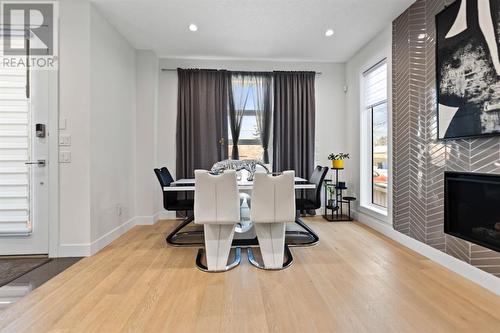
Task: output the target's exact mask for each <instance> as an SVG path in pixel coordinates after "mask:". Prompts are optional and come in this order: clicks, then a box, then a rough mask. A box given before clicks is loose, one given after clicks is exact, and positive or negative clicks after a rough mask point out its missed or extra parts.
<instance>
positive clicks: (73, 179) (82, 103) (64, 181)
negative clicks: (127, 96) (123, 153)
mask: <svg viewBox="0 0 500 333" xmlns="http://www.w3.org/2000/svg"><path fill="white" fill-rule="evenodd" d="M89 14H90V4H89V2H88V1H73V0H67V1H62V2H60V33H59V117H60V119H61V120H63V121H66V128H65V129H64V128H60V129H59V132H60V133H61V134H69V135H71V136H72V137H71V147H69V148H64V150H69V151H71V158H72V162H71V163H61V164H60V165H59V225H60V227H59V251H58V254H59V255H67V256H72V255H80V253H81V251H82V250H85V245H86V244H88V243H89V242H90V160H89V158H90V156H89V154H90V129H89V125H90V113H89V110H90V99H89V96H90V71H89V66H90V60H89V57H90V51H89V50H90V20H89Z"/></svg>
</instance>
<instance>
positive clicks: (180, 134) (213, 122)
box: [176, 68, 230, 179]
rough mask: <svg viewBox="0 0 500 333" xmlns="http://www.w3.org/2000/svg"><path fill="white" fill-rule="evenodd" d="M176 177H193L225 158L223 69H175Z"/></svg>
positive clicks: (225, 84) (226, 76) (225, 77)
mask: <svg viewBox="0 0 500 333" xmlns="http://www.w3.org/2000/svg"><path fill="white" fill-rule="evenodd" d="M177 74H178V80H179V84H178V101H177V103H178V104H177V161H176V177H177V179H180V178H193V177H194V170H195V169H207V170H210V169H211V167H212V165H213V164H214V163H215V162H217V161H221V160H224V159H227V146H226V143H227V110H228V82H229V80H230V74H229V73H228V72H227V71H223V70H204V69H180V68H179V69H178V70H177Z"/></svg>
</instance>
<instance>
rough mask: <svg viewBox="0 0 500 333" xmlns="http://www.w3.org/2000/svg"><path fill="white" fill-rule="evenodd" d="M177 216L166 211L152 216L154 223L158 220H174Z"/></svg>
mask: <svg viewBox="0 0 500 333" xmlns="http://www.w3.org/2000/svg"><path fill="white" fill-rule="evenodd" d="M176 218H177V216H176V215H175V212H169V211H166V210H162V211H159V212H158V213H156V214H155V215H154V219H153V220H154V223H156V222H158V221H159V220H173V219H176Z"/></svg>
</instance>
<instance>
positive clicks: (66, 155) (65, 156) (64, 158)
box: [59, 151, 71, 163]
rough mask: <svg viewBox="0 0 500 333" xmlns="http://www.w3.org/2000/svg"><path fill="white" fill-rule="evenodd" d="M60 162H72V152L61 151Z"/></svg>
mask: <svg viewBox="0 0 500 333" xmlns="http://www.w3.org/2000/svg"><path fill="white" fill-rule="evenodd" d="M59 163H71V152H69V151H60V152H59Z"/></svg>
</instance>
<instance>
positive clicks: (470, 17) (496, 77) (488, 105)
mask: <svg viewBox="0 0 500 333" xmlns="http://www.w3.org/2000/svg"><path fill="white" fill-rule="evenodd" d="M499 17H500V0H457V1H455V2H454V3H453V4H451V5H450V6H448V7H447V8H446V9H444V10H443V11H442V12H440V13H439V14H438V15H437V16H436V43H437V46H436V48H437V50H436V69H437V73H436V75H437V77H436V79H437V89H438V92H437V98H438V137H439V138H440V139H450V138H461V137H475V136H481V135H492V134H495V133H498V134H500V54H499V49H500V48H499V45H500V20H499Z"/></svg>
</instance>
